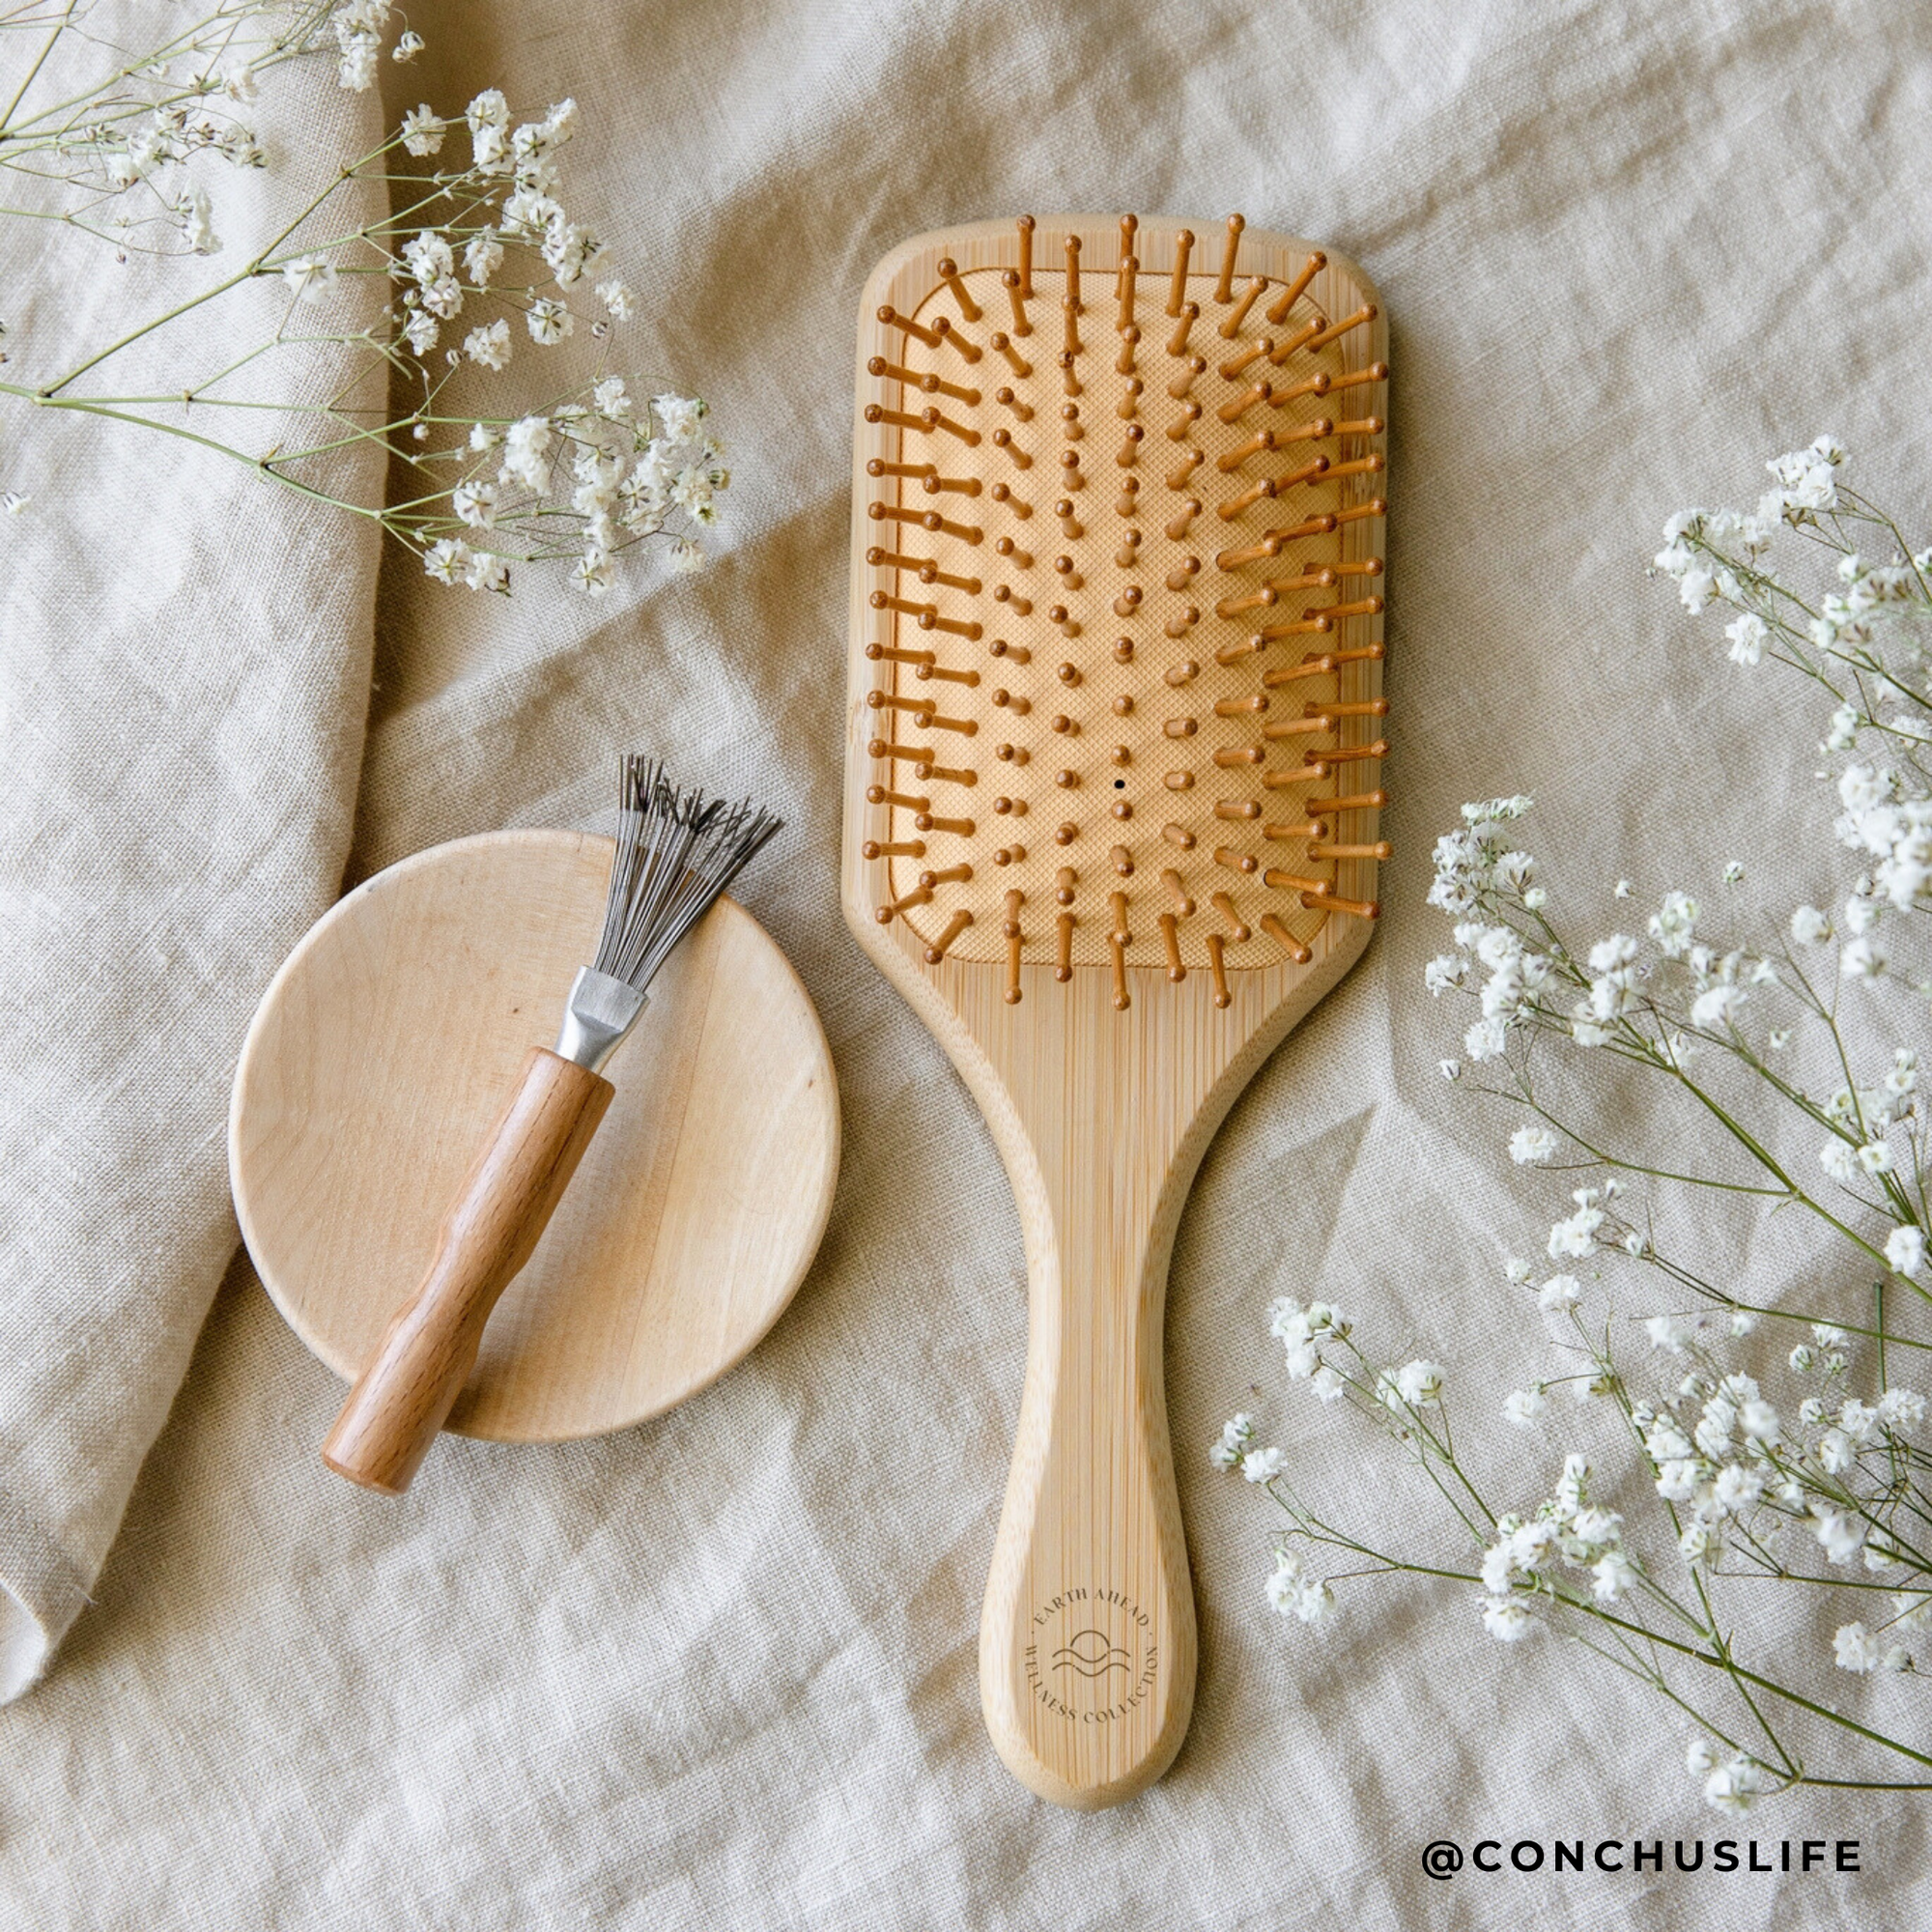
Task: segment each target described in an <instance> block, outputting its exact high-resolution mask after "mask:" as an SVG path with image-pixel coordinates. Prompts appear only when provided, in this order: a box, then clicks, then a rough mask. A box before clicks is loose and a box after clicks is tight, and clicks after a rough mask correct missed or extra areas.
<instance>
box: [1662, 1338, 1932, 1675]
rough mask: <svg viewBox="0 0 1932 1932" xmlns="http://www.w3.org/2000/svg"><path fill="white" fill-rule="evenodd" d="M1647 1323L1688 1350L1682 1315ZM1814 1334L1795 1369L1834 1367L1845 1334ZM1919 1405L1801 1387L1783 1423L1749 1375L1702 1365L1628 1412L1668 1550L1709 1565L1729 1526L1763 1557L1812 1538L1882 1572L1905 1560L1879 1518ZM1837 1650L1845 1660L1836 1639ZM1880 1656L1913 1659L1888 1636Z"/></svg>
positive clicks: (1915, 1617) (1836, 1371) (1909, 1596)
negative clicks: (1672, 1527) (1664, 1394)
mask: <svg viewBox="0 0 1932 1932" xmlns="http://www.w3.org/2000/svg"><path fill="white" fill-rule="evenodd" d="M1650 1326H1651V1339H1652V1341H1653V1344H1655V1345H1656V1346H1658V1347H1662V1348H1667V1349H1669V1350H1671V1352H1673V1353H1676V1354H1684V1353H1686V1352H1688V1351H1689V1335H1688V1332H1687V1327H1688V1324H1684V1323H1682V1322H1681V1321H1678V1320H1676V1319H1673V1318H1658V1319H1657V1320H1656V1321H1653V1322H1652V1323H1651V1324H1650ZM1813 1333H1814V1339H1815V1341H1816V1342H1817V1345H1818V1348H1817V1350H1815V1351H1814V1350H1812V1349H1811V1348H1810V1347H1809V1346H1807V1345H1804V1344H1801V1345H1800V1346H1799V1347H1798V1348H1796V1349H1794V1350H1792V1353H1791V1365H1792V1367H1793V1369H1794V1370H1796V1371H1798V1372H1799V1373H1800V1374H1810V1373H1813V1372H1822V1373H1824V1374H1825V1375H1826V1376H1827V1377H1828V1378H1836V1377H1837V1376H1840V1375H1842V1374H1843V1372H1844V1369H1845V1361H1846V1357H1845V1349H1846V1346H1847V1343H1848V1340H1849V1338H1848V1337H1847V1336H1846V1334H1845V1333H1844V1331H1843V1330H1842V1329H1839V1328H1836V1327H1833V1326H1832V1325H1830V1324H1827V1323H1819V1324H1816V1325H1815V1327H1814V1331H1813ZM1925 1413H1926V1410H1925V1400H1924V1398H1923V1397H1922V1396H1920V1395H1918V1393H1917V1392H1916V1391H1914V1390H1912V1389H1908V1388H1901V1387H1897V1386H1894V1387H1891V1388H1889V1389H1887V1390H1885V1391H1884V1393H1883V1394H1881V1395H1880V1396H1879V1398H1878V1400H1877V1401H1876V1402H1875V1403H1866V1402H1861V1400H1859V1399H1858V1398H1857V1397H1856V1396H1847V1397H1845V1398H1843V1399H1842V1400H1841V1401H1838V1402H1837V1403H1835V1405H1833V1404H1828V1403H1827V1401H1826V1400H1825V1399H1824V1398H1823V1397H1820V1396H1816V1395H1812V1396H1807V1397H1805V1398H1804V1401H1803V1402H1801V1403H1800V1405H1799V1406H1798V1409H1797V1413H1796V1415H1795V1416H1793V1417H1791V1418H1790V1419H1788V1420H1787V1419H1786V1418H1785V1417H1783V1416H1781V1415H1780V1414H1779V1413H1778V1410H1777V1409H1776V1406H1774V1405H1773V1404H1772V1403H1770V1402H1769V1401H1767V1400H1766V1399H1765V1397H1764V1396H1763V1394H1762V1392H1761V1391H1760V1389H1759V1386H1758V1384H1757V1382H1756V1380H1755V1379H1754V1378H1752V1377H1750V1376H1747V1375H1742V1374H1728V1375H1723V1376H1714V1375H1713V1374H1712V1373H1711V1372H1710V1371H1709V1370H1708V1369H1705V1368H1703V1367H1701V1366H1700V1367H1699V1368H1698V1369H1693V1371H1692V1372H1691V1373H1690V1375H1688V1376H1686V1377H1685V1378H1684V1380H1683V1381H1682V1382H1681V1383H1680V1385H1679V1389H1678V1393H1677V1395H1676V1396H1675V1397H1674V1398H1672V1399H1670V1400H1667V1401H1665V1402H1662V1403H1661V1404H1655V1405H1653V1404H1649V1403H1639V1404H1637V1405H1636V1406H1634V1410H1633V1421H1634V1425H1635V1427H1636V1428H1637V1430H1638V1431H1639V1433H1640V1435H1641V1439H1642V1442H1643V1449H1644V1454H1645V1456H1646V1457H1647V1458H1648V1459H1649V1462H1650V1466H1651V1471H1652V1477H1653V1481H1654V1484H1655V1487H1656V1490H1657V1492H1658V1494H1659V1495H1660V1496H1662V1498H1663V1499H1664V1500H1665V1501H1666V1502H1668V1503H1671V1504H1672V1505H1674V1506H1675V1507H1676V1509H1677V1512H1678V1515H1679V1519H1680V1520H1682V1522H1683V1525H1684V1526H1683V1529H1682V1532H1681V1534H1680V1536H1679V1539H1678V1548H1679V1552H1680V1554H1681V1555H1682V1556H1683V1558H1684V1560H1685V1561H1686V1562H1687V1563H1690V1564H1692V1565H1694V1566H1698V1567H1701V1568H1702V1569H1704V1570H1706V1571H1707V1572H1708V1571H1710V1570H1712V1569H1714V1568H1715V1567H1716V1566H1717V1564H1718V1563H1719V1559H1720V1558H1721V1557H1722V1555H1723V1552H1724V1548H1725V1542H1726V1539H1727V1537H1729V1536H1732V1535H1735V1536H1737V1537H1738V1538H1739V1539H1740V1540H1741V1542H1742V1544H1743V1546H1744V1547H1745V1548H1747V1550H1748V1551H1749V1552H1750V1554H1751V1555H1752V1557H1753V1559H1755V1560H1757V1561H1760V1562H1761V1561H1763V1560H1764V1557H1765V1553H1766V1552H1768V1551H1770V1550H1772V1549H1774V1548H1776V1547H1778V1546H1779V1545H1780V1544H1781V1543H1783V1542H1786V1541H1788V1540H1789V1538H1790V1537H1791V1536H1792V1535H1795V1534H1802V1535H1806V1536H1808V1537H1809V1538H1810V1539H1811V1540H1812V1541H1814V1542H1815V1543H1816V1544H1817V1546H1818V1548H1819V1549H1820V1551H1821V1552H1822V1553H1823V1556H1824V1559H1825V1561H1826V1562H1827V1564H1829V1565H1831V1566H1833V1567H1837V1568H1843V1567H1845V1566H1847V1565H1849V1564H1850V1563H1851V1562H1852V1561H1853V1560H1854V1559H1855V1558H1861V1560H1862V1562H1863V1565H1864V1567H1865V1569H1867V1570H1868V1571H1871V1572H1874V1573H1878V1574H1880V1575H1883V1574H1884V1573H1885V1572H1887V1571H1895V1570H1897V1569H1898V1568H1899V1566H1900V1565H1901V1563H1902V1562H1903V1561H1904V1552H1903V1550H1902V1549H1901V1547H1900V1546H1899V1545H1898V1544H1897V1543H1896V1542H1895V1541H1894V1540H1893V1539H1892V1537H1891V1536H1890V1534H1889V1532H1888V1531H1887V1530H1886V1528H1885V1527H1884V1526H1883V1525H1884V1523H1885V1522H1886V1521H1887V1520H1889V1512H1890V1510H1891V1508H1892V1507H1893V1506H1894V1505H1895V1503H1896V1501H1897V1497H1896V1493H1895V1492H1894V1489H1893V1483H1892V1472H1893V1470H1894V1468H1895V1467H1896V1466H1898V1464H1899V1463H1900V1462H1901V1461H1902V1460H1906V1459H1910V1458H1911V1457H1912V1455H1913V1454H1914V1452H1913V1450H1912V1448H1911V1444H1910V1439H1909V1438H1910V1437H1911V1436H1912V1435H1916V1434H1918V1433H1920V1432H1921V1431H1922V1430H1923V1428H1924V1424H1925ZM1914 1567H1915V1568H1917V1567H1918V1566H1917V1565H1916V1564H1915V1566H1914ZM1924 1601H1925V1598H1924V1595H1923V1593H1922V1592H1920V1591H1916V1590H1905V1591H1902V1592H1900V1593H1898V1594H1897V1595H1896V1597H1895V1599H1894V1605H1893V1607H1894V1610H1895V1611H1896V1615H1895V1616H1894V1618H1893V1620H1892V1623H1891V1624H1890V1625H1888V1626H1887V1628H1888V1629H1889V1630H1895V1629H1897V1628H1899V1627H1900V1620H1901V1619H1905V1620H1908V1621H1906V1622H1905V1623H1904V1625H1903V1627H1904V1628H1908V1629H1909V1628H1912V1627H1914V1626H1915V1625H1916V1624H1917V1622H1918V1621H1919V1620H1920V1618H1919V1606H1920V1605H1921V1604H1922V1603H1923V1602H1924ZM1841 1635H1842V1633H1841ZM1838 1648H1839V1657H1838V1661H1839V1662H1840V1663H1841V1664H1845V1654H1844V1646H1843V1645H1842V1644H1840V1645H1839V1647H1838ZM1881 1661H1882V1662H1884V1665H1885V1667H1887V1668H1889V1669H1905V1668H1908V1667H1909V1666H1910V1663H1911V1657H1910V1653H1909V1651H1907V1650H1906V1649H1905V1648H1904V1646H1902V1645H1897V1644H1896V1643H1893V1644H1892V1645H1891V1646H1890V1647H1889V1648H1888V1650H1887V1651H1886V1652H1885V1654H1884V1657H1883V1659H1882V1660H1881ZM1845 1667H1846V1668H1853V1667H1863V1666H1855V1665H1851V1664H1845Z"/></svg>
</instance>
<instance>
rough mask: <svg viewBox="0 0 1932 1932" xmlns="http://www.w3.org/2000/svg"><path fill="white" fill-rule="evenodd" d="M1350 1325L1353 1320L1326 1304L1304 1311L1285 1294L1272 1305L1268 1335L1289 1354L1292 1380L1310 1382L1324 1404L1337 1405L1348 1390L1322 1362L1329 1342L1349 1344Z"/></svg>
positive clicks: (1310, 1304) (1311, 1306) (1304, 1309)
mask: <svg viewBox="0 0 1932 1932" xmlns="http://www.w3.org/2000/svg"><path fill="white" fill-rule="evenodd" d="M1349 1326H1350V1324H1349V1318H1348V1317H1347V1316H1346V1315H1344V1314H1343V1313H1342V1311H1341V1310H1340V1309H1339V1308H1335V1307H1332V1306H1331V1305H1330V1304H1329V1303H1328V1302H1325V1301H1311V1302H1310V1303H1309V1304H1308V1305H1307V1307H1305V1308H1304V1307H1303V1306H1302V1305H1301V1303H1300V1302H1298V1301H1296V1300H1295V1299H1294V1298H1293V1296H1292V1295H1286V1294H1284V1295H1280V1296H1277V1297H1276V1299H1275V1300H1273V1301H1271V1302H1270V1303H1269V1304H1268V1333H1269V1334H1271V1335H1272V1336H1274V1337H1275V1339H1276V1340H1277V1341H1278V1342H1280V1344H1281V1346H1282V1349H1283V1350H1284V1351H1285V1353H1286V1355H1287V1358H1288V1376H1289V1379H1290V1380H1291V1381H1306V1382H1308V1383H1310V1384H1311V1385H1312V1386H1313V1388H1314V1390H1315V1393H1316V1394H1317V1395H1319V1396H1320V1397H1321V1400H1322V1401H1323V1402H1335V1401H1337V1400H1338V1399H1339V1398H1340V1397H1341V1396H1342V1395H1344V1394H1345V1393H1346V1391H1347V1384H1346V1383H1345V1382H1344V1381H1343V1379H1342V1378H1341V1376H1340V1375H1339V1374H1337V1373H1336V1371H1335V1370H1334V1369H1333V1368H1331V1367H1330V1366H1328V1365H1327V1364H1326V1363H1324V1362H1323V1361H1322V1359H1321V1350H1322V1346H1323V1345H1324V1344H1325V1343H1330V1342H1346V1341H1347V1340H1348V1338H1349Z"/></svg>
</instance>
